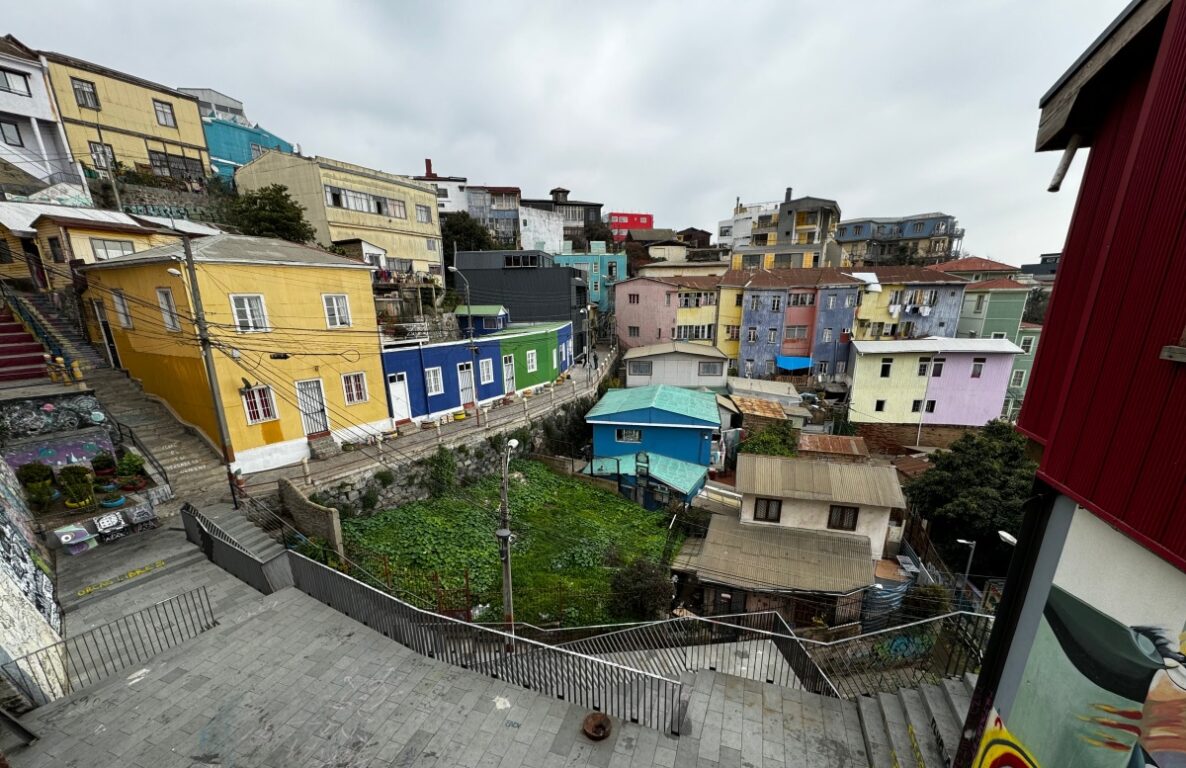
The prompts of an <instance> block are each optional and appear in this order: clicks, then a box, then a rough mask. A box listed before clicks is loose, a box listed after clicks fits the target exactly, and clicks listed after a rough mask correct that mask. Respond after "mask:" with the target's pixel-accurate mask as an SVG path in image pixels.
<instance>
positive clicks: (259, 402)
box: [243, 387, 276, 424]
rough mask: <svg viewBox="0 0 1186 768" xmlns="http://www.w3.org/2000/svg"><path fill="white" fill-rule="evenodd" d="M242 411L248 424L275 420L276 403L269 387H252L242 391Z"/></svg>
mask: <svg viewBox="0 0 1186 768" xmlns="http://www.w3.org/2000/svg"><path fill="white" fill-rule="evenodd" d="M243 411H244V412H245V413H246V414H247V423H248V424H259V423H260V422H264V421H275V420H276V401H275V400H273V399H272V388H271V387H252V388H250V389H245V390H243Z"/></svg>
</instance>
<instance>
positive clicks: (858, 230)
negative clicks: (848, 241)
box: [852, 224, 865, 235]
mask: <svg viewBox="0 0 1186 768" xmlns="http://www.w3.org/2000/svg"><path fill="white" fill-rule="evenodd" d="M864 231H865V225H864V224H855V225H853V228H852V233H853V234H854V235H860V234H863V233H864Z"/></svg>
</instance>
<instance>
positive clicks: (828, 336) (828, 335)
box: [820, 328, 832, 341]
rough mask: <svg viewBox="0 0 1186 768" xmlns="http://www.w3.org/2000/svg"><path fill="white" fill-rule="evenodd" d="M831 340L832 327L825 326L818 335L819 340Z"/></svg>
mask: <svg viewBox="0 0 1186 768" xmlns="http://www.w3.org/2000/svg"><path fill="white" fill-rule="evenodd" d="M831 340H832V329H831V328H825V329H824V332H823V334H821V335H820V341H831Z"/></svg>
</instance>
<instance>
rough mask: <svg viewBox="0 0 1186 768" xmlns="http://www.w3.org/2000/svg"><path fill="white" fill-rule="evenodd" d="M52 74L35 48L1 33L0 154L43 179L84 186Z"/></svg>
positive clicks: (6, 159)
mask: <svg viewBox="0 0 1186 768" xmlns="http://www.w3.org/2000/svg"><path fill="white" fill-rule="evenodd" d="M48 76H49V75H48V72H47V70H46V68H45V65H44V63H43V62H42V61H41V58H40V57H39V56H38V54H37V53H36V52H35V51H33V50H32V49H30V48H26V47H25V46H24V45H22V44H21V43H20V42H19V41H17V40H16V39H15V38H14V37H12V35H6V36H4V37H2V38H0V160H4V161H7V162H8V163H10V164H12V165H13V166H14V167H15V168H17V169H19V170H20V171H23V172H24V173H26V174H28V175H29V176H31V177H33V178H34V179H36V180H37V181H38V182H41V183H42V184H45V185H50V184H62V183H65V184H74V185H77V184H81V185H82V186H83V187H84V188H85V187H86V181H85V179H84V178H83V176H82V167H81V166H80V165H79V163H77V162H75V161H74V159H73V158H72V157H71V155H70V148H69V146H68V145H67V144H66V134H65V132H64V131H63V130H62V125H61V123H59V122H58V118H57V111H56V110H55V109H54V103H53V96H52V95H51V93H50V91H49V85H48ZM92 146H94V147H97V146H98V145H92ZM96 151H98V150H96ZM33 191H35V190H34V189H30V190H28V192H33Z"/></svg>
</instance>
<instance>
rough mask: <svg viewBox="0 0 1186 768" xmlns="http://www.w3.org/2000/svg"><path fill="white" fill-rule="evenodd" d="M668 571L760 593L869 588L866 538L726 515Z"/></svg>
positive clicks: (870, 571)
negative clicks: (788, 526)
mask: <svg viewBox="0 0 1186 768" xmlns="http://www.w3.org/2000/svg"><path fill="white" fill-rule="evenodd" d="M890 471H891V472H892V471H893V470H890ZM689 544H690V545H691V546H689ZM697 545H698V546H697ZM671 567H672V569H673V570H676V571H684V572H691V573H694V574H696V577H697V578H698V579H699V580H700V581H702V582H712V583H716V584H725V585H728V586H731V587H737V588H739V589H751V590H755V591H759V592H777V591H789V590H801V591H805V592H842V593H843V592H851V591H852V590H854V589H859V588H861V587H866V586H868V585H870V584H872V583H873V551H872V547H871V546H870V544H869V539H868V537H866V536H857V535H854V534H846V533H834V532H832V531H816V530H810V529H807V528H786V527H782V526H779V525H769V524H743V523H741V522H740V521H739V520H738V519H737V518H735V517H731V516H728V515H713V516H712V520H711V522H710V523H709V526H708V534H707V535H706V536H705V537H704V539H703V540H698V539H690V540H689V541H688V544H685V545H684V547H683V549H681V550H680V553H679V555H677V556H676V558H675V560H674V562H672V564H671Z"/></svg>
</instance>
